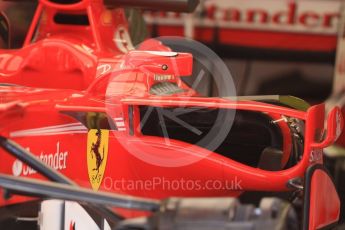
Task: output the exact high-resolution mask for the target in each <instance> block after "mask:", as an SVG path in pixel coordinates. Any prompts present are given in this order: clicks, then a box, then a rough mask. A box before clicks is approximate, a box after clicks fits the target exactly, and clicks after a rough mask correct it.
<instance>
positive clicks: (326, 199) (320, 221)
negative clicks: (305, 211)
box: [309, 170, 340, 230]
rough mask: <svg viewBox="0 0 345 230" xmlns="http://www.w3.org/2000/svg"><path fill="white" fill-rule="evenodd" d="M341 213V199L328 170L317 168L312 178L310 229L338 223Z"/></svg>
mask: <svg viewBox="0 0 345 230" xmlns="http://www.w3.org/2000/svg"><path fill="white" fill-rule="evenodd" d="M339 215H340V200H339V196H338V194H337V191H336V189H335V187H334V184H333V182H332V181H331V179H330V178H329V176H328V175H327V173H326V172H324V171H322V170H316V171H315V172H314V174H313V176H312V180H311V191H310V215H309V218H310V219H309V229H310V230H313V229H321V228H323V227H326V226H328V225H330V224H333V223H336V222H337V221H338V219H339Z"/></svg>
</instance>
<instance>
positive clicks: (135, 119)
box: [106, 37, 236, 167]
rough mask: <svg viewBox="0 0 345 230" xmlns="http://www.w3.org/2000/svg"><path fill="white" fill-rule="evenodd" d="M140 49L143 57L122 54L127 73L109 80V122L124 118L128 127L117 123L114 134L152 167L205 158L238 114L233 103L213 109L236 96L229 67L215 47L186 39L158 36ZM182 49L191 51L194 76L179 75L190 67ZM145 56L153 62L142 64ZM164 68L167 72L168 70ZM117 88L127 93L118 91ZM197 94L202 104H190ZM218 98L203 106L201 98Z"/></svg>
mask: <svg viewBox="0 0 345 230" xmlns="http://www.w3.org/2000/svg"><path fill="white" fill-rule="evenodd" d="M162 44H164V46H167V47H169V48H171V50H168V49H164V46H163V45H162ZM138 47H139V49H137V50H139V51H138V52H141V53H140V55H142V56H139V57H138V56H136V57H134V59H135V60H131V58H132V57H133V56H131V54H130V53H128V54H127V55H124V60H123V62H122V64H121V69H122V71H123V72H122V73H121V72H114V73H113V75H112V77H111V78H110V80H109V84H108V88H107V92H106V101H107V103H106V107H107V108H106V109H107V113H108V114H109V115H110V117H111V118H110V119H112V120H111V121H110V123H111V124H115V126H116V119H119V117H123V118H124V119H125V123H126V124H127V127H128V129H123V127H121V131H120V130H119V129H118V127H115V129H117V130H118V132H114V135H115V137H117V139H118V140H119V143H120V144H122V146H123V147H124V148H125V149H126V151H128V152H129V153H131V154H133V155H134V156H135V157H137V158H139V159H141V160H142V161H144V162H146V163H149V164H152V165H157V166H161V167H181V166H186V165H190V164H193V163H196V162H198V161H200V160H202V159H205V158H206V157H207V156H208V155H210V154H212V152H213V151H215V150H216V149H217V148H218V147H219V146H220V145H221V144H222V143H223V141H224V140H225V139H226V137H227V136H228V134H229V132H230V129H231V127H232V123H233V120H234V116H235V113H236V109H235V105H234V107H233V108H232V109H217V108H212V106H214V105H215V103H216V101H217V99H218V98H222V97H223V98H225V97H229V98H231V97H235V96H236V90H235V86H234V82H233V79H232V76H231V74H230V71H229V69H228V67H227V66H226V64H225V63H224V62H223V61H222V60H221V58H220V57H218V56H217V55H216V54H215V53H214V52H213V51H212V50H211V49H209V48H208V47H206V46H205V45H203V44H201V43H199V42H197V41H194V40H190V39H186V38H180V37H159V38H155V39H150V40H148V41H145V42H144V43H143V44H140V45H139V46H138ZM143 47H144V48H143ZM144 50H151V51H144ZM153 50H162V51H158V52H157V51H153ZM134 52H137V51H134ZM145 52H146V53H145ZM179 52H181V53H190V54H192V56H193V57H192V58H193V70H192V75H191V76H183V75H182V76H181V73H183V72H186V71H185V70H184V69H181V67H182V68H187V69H188V63H184V62H183V61H182V62H181V60H179V61H177V58H179V55H182V54H179ZM145 54H147V55H148V56H149V57H145ZM145 58H147V59H145ZM145 60H149V61H147V62H146V63H145V64H143V62H145ZM186 62H187V60H186ZM128 63H131V64H132V65H131V66H128ZM138 63H139V67H138ZM155 68H157V69H158V70H157V72H155ZM164 70H168V71H166V72H167V73H166V74H164ZM162 71H163V73H162ZM187 72H188V71H187ZM180 77H181V78H180ZM180 79H181V80H182V81H180ZM115 87H116V89H115ZM119 88H121V89H123V91H122V92H121V93H119V92H115V90H116V91H118V90H119ZM117 95H121V96H117ZM122 95H127V96H125V97H124V98H123V97H122ZM196 96H197V97H198V98H201V99H200V100H198V102H199V105H198V106H195V105H188V103H189V102H193V101H194V100H193V98H194V97H196ZM214 96H217V97H215V98H213V99H214V100H211V101H208V102H207V103H208V104H207V105H205V106H204V104H203V99H204V98H207V97H214ZM131 99H134V100H137V101H138V103H134V104H133V101H131ZM121 100H122V101H121ZM126 100H127V103H126V105H125V106H124V104H123V103H122V102H125V101H126ZM225 100H226V99H225ZM166 103H167V104H170V105H171V104H173V105H172V106H168V105H167V104H166ZM205 114H209V116H207V115H206V116H204V115H205ZM209 119H211V120H212V121H209ZM207 123H208V124H207ZM205 125H208V127H207V128H205V127H204V126H205ZM153 127H155V128H153ZM152 129H155V130H152ZM191 137H193V138H194V139H193V140H192V141H191V140H190V139H191ZM188 139H189V141H188Z"/></svg>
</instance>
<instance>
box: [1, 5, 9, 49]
mask: <svg viewBox="0 0 345 230" xmlns="http://www.w3.org/2000/svg"><path fill="white" fill-rule="evenodd" d="M10 34H11V33H10V23H9V20H8V18H7V16H6V15H5V14H4V12H2V11H0V48H5V49H6V48H11V35H10Z"/></svg>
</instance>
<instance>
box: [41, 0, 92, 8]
mask: <svg viewBox="0 0 345 230" xmlns="http://www.w3.org/2000/svg"><path fill="white" fill-rule="evenodd" d="M39 1H40V3H42V4H43V5H45V6H48V7H51V8H55V9H58V10H82V9H85V8H86V7H87V1H89V0H80V1H79V2H76V3H71V4H60V3H55V2H52V1H49V0H39Z"/></svg>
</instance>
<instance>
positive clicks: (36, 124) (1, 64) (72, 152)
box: [0, 0, 343, 223]
mask: <svg viewBox="0 0 345 230" xmlns="http://www.w3.org/2000/svg"><path fill="white" fill-rule="evenodd" d="M57 13H70V14H77V15H86V16H87V18H88V20H89V25H65V24H62V25H61V24H57V23H56V22H54V17H55V16H56V14H57ZM127 26H128V25H127V21H126V18H125V15H124V11H123V9H121V8H117V9H114V10H112V11H110V10H108V9H106V8H105V7H104V6H103V4H102V1H101V0H97V1H96V0H92V1H91V0H84V1H81V2H79V3H76V4H73V5H59V4H53V3H51V2H48V1H43V0H41V1H40V3H39V5H38V8H37V12H36V14H35V17H34V19H33V22H32V26H31V27H30V30H29V33H28V35H27V39H26V41H25V44H24V46H23V48H21V49H19V50H2V51H1V54H0V76H1V82H2V83H10V84H15V85H21V86H23V87H21V86H1V87H0V95H1V107H0V111H1V113H0V114H1V116H0V127H1V129H0V133H1V135H3V136H5V137H9V138H11V139H12V140H14V141H16V142H17V143H19V144H20V145H22V146H23V147H25V148H27V149H28V150H30V151H31V152H32V153H34V154H35V155H37V156H38V157H39V158H40V159H41V160H43V161H45V162H46V163H47V162H50V163H48V164H50V166H52V167H53V168H55V169H56V170H58V171H60V172H61V173H63V174H64V175H66V176H67V177H69V178H71V179H72V180H73V181H75V182H76V183H77V184H78V185H80V186H83V187H88V188H92V186H91V183H90V178H89V177H90V170H88V167H87V165H88V158H87V156H88V154H90V152H89V149H88V148H87V146H88V132H89V130H90V128H89V127H88V125H85V123H83V122H80V120H78V116H76V114H79V115H81V116H82V117H86V118H85V119H86V120H87V119H88V117H90V116H91V117H92V114H100V113H101V114H106V115H107V116H108V119H110V120H112V121H115V123H116V122H119V123H120V124H121V125H117V129H111V128H109V140H108V143H106V144H107V145H108V147H107V148H108V156H107V159H106V160H105V161H104V165H105V169H104V175H103V178H101V180H100V187H99V189H100V190H107V191H113V192H118V193H125V194H130V195H134V196H140V197H150V198H159V199H162V198H166V197H170V196H184V197H189V196H198V197H214V196H239V195H240V194H242V193H243V192H244V191H288V190H289V189H291V188H289V186H288V182H289V180H291V179H296V178H303V177H304V174H305V171H306V169H307V168H308V167H309V166H311V165H314V164H322V163H323V162H322V151H323V148H325V147H327V146H328V145H330V144H332V143H333V142H334V141H335V139H336V138H337V137H338V136H339V133H338V132H339V129H340V130H341V128H342V126H343V122H342V117H341V115H340V112H339V109H338V108H335V109H334V110H332V112H331V113H330V115H329V121H328V123H327V128H328V132H327V135H326V136H324V135H323V134H324V131H325V127H324V118H325V114H324V113H325V109H324V105H323V104H321V105H316V106H313V107H311V108H309V109H308V111H300V110H296V109H291V108H285V107H281V106H276V105H271V104H266V103H261V102H255V101H234V100H229V99H224V98H203V97H199V96H198V95H197V93H196V92H195V91H194V90H193V89H191V88H189V87H188V86H187V85H186V84H185V83H183V81H182V80H181V79H180V76H190V75H191V74H192V63H193V58H192V55H191V54H188V53H174V52H170V49H169V48H168V47H166V46H164V45H162V44H161V43H160V42H158V41H157V42H155V41H148V42H147V43H144V44H142V45H141V46H140V47H139V49H138V50H130V40H128V38H127V35H128V32H127ZM116 39H117V40H116ZM148 47H149V49H148ZM124 49H125V50H124ZM126 49H127V50H126ZM123 51H124V52H123ZM152 51H161V52H152ZM172 66H175V68H171V67H172ZM166 67H167V68H166ZM176 67H177V68H176ZM159 76H170V77H169V78H166V79H165V81H168V82H172V83H174V84H176V85H177V86H178V87H180V88H181V89H183V92H180V93H176V94H173V95H170V96H164V97H162V96H155V95H152V94H151V93H150V88H151V87H152V86H153V85H154V84H156V83H157V81H159V79H160V78H159ZM140 106H154V107H161V108H169V107H192V108H194V107H201V108H215V109H220V108H221V109H231V110H235V109H236V110H237V111H243V110H245V111H259V112H262V113H264V114H267V115H268V116H270V117H271V118H272V119H274V120H277V119H280V118H282V117H293V118H297V119H300V120H302V121H304V122H305V137H304V151H303V154H302V155H303V157H302V158H301V159H300V161H299V162H298V164H296V165H295V166H293V167H291V168H289V169H286V170H281V171H275V172H273V171H266V170H262V169H258V168H254V167H250V166H246V165H244V164H242V163H239V162H236V161H234V160H231V159H230V158H227V157H224V156H222V155H220V154H217V153H216V152H211V151H209V150H207V149H205V148H201V147H199V146H196V145H192V144H189V143H186V142H183V141H178V140H173V139H172V140H170V143H169V144H167V143H166V141H165V140H164V138H161V137H154V136H146V135H143V134H142V133H141V132H140V130H138V129H134V130H133V129H132V128H131V126H133V124H134V126H133V127H138V126H139V125H140V113H139V107H140ZM119 120H120V121H119ZM86 123H87V122H86ZM116 124H118V123H116ZM279 127H280V128H281V131H282V134H283V154H284V156H283V159H282V162H281V166H282V168H284V166H285V165H286V163H287V161H288V158H289V154H290V152H291V148H292V141H291V133H290V129H289V128H288V126H287V125H286V123H284V122H283V123H279ZM323 138H324V140H323ZM243 141H244V142H246V141H250V140H243ZM128 146H130V148H132V149H139V150H141V151H143V153H144V152H145V153H149V154H151V155H150V157H152V158H153V159H155V158H156V159H164V160H167V159H168V160H174V159H182V160H185V161H190V162H193V163H191V164H188V165H186V166H179V167H164V166H160V165H156V164H150V163H148V162H146V161H143V160H142V159H140V157H137V156H135V155H133V154H132V153H130V152H129V151H128V148H127V147H128ZM243 154H246V153H245V152H244V153H243ZM50 156H51V159H48V158H49V157H50ZM0 157H1V161H0V168H1V172H2V173H7V174H11V175H16V174H17V175H16V176H26V177H33V178H42V177H41V176H40V175H38V174H37V173H36V172H35V171H34V170H32V169H31V168H29V167H27V166H25V165H21V164H18V162H16V160H15V159H14V158H13V157H11V156H10V155H9V154H7V153H6V152H4V151H2V150H1V153H0ZM157 175H158V176H159V177H157ZM109 178H110V179H109ZM157 178H158V179H159V180H163V179H164V181H165V183H170V184H172V183H173V182H174V181H176V180H181V179H184V180H186V181H194V182H195V181H198V182H199V183H200V184H202V185H206V184H207V183H208V182H209V181H218V182H219V183H220V184H221V185H224V184H226V183H230V182H232V181H234V180H237V181H241V184H240V186H241V188H240V189H239V188H237V189H224V188H218V189H215V188H213V189H205V188H203V189H202V188H201V189H200V188H199V189H197V188H194V189H185V188H182V187H178V188H177V189H174V188H170V189H167V188H166V187H164V183H163V182H162V181H160V183H157V184H156V185H152V184H151V185H148V186H147V187H145V188H144V189H143V188H141V189H133V188H132V189H129V188H128V186H129V185H128V184H129V182H130V181H151V182H152V181H153V182H154V181H155V180H158V179H157ZM119 181H120V182H119ZM122 181H124V182H122ZM115 182H116V183H117V184H116V183H115ZM313 183H315V182H313ZM119 184H120V185H119ZM127 185H128V186H127ZM126 188H127V189H126ZM95 190H97V189H95ZM329 195H330V196H333V195H334V194H333V195H332V194H329ZM320 199H322V198H320ZM25 200H27V198H25V197H19V196H13V197H12V198H10V199H9V200H1V201H0V204H1V205H7V204H12V203H17V202H22V201H25ZM122 213H123V214H124V215H126V216H131V215H132V214H133V213H129V212H124V211H123V212H122ZM333 213H334V215H333ZM335 214H336V211H335V212H330V215H329V216H327V218H326V217H325V219H326V222H327V223H329V222H333V221H334V220H336V219H337V218H338V216H336V215H335ZM330 220H331V221H330Z"/></svg>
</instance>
